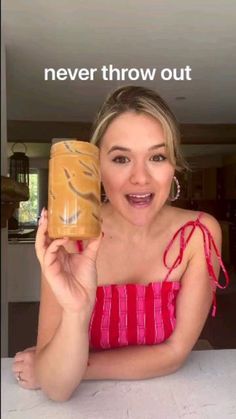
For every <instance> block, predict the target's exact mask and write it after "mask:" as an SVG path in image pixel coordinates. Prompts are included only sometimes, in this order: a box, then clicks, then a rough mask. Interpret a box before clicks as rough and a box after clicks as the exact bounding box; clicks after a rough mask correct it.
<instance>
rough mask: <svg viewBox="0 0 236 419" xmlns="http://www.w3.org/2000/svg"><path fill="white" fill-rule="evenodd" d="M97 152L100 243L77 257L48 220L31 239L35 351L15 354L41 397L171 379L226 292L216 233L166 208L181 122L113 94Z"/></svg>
mask: <svg viewBox="0 0 236 419" xmlns="http://www.w3.org/2000/svg"><path fill="white" fill-rule="evenodd" d="M91 142H93V143H94V144H97V145H98V146H99V147H100V165H101V178H102V184H103V187H104V190H105V193H106V197H107V198H106V202H105V203H104V204H103V205H102V219H103V222H102V230H103V234H102V235H101V236H100V237H99V238H97V239H91V240H90V241H88V242H87V243H81V242H78V253H75V249H74V248H72V246H75V242H71V241H69V240H68V239H58V240H54V241H52V242H50V240H49V239H48V236H47V212H46V211H45V210H43V212H42V216H41V219H40V225H39V228H38V232H37V238H36V253H37V256H38V259H39V261H40V264H41V267H42V273H43V276H42V291H41V302H40V315H39V329H38V339H37V347H36V352H35V350H34V348H31V349H30V350H26V352H23V353H22V352H21V353H19V354H17V355H16V357H15V362H14V366H13V370H14V373H15V375H16V377H17V378H18V380H20V381H19V383H20V384H21V385H22V386H23V387H26V388H37V387H41V388H42V390H43V391H44V392H45V393H46V394H47V395H48V397H50V398H51V399H54V400H60V401H62V400H67V399H68V398H70V397H71V395H72V393H73V391H74V390H75V389H76V388H77V387H78V385H79V383H80V382H81V380H90V379H119V380H123V379H124V380H125V379H145V378H151V377H157V376H161V375H165V374H170V373H173V372H174V371H176V370H177V369H178V368H179V367H180V366H181V365H182V364H183V362H184V361H185V360H186V358H187V356H188V355H189V353H190V352H191V350H192V348H193V346H194V344H195V343H196V341H197V339H198V337H199V335H200V333H201V330H202V328H203V326H204V323H205V321H206V318H207V316H208V313H209V310H210V307H211V305H212V298H213V296H214V295H215V294H214V293H215V289H216V286H217V285H218V286H219V287H220V285H219V284H218V283H217V278H218V274H219V269H220V264H221V266H222V268H223V270H224V266H223V264H222V262H221V259H220V257H219V253H218V250H217V248H220V247H221V230H220V227H219V224H218V222H217V221H216V220H215V219H214V218H213V217H212V216H210V215H209V214H206V213H204V214H203V213H198V212H195V211H189V210H185V209H179V208H175V207H173V206H171V205H170V203H171V198H170V195H171V190H172V189H173V185H176V196H175V198H177V197H178V195H179V189H180V186H179V183H178V179H177V176H178V174H177V173H178V172H179V171H181V170H182V169H184V168H185V167H186V164H185V162H184V159H183V157H182V155H181V151H180V145H179V134H178V128H177V124H176V120H175V118H174V116H173V114H172V113H171V111H170V110H169V108H168V107H167V105H166V104H165V103H164V101H163V100H162V99H161V98H160V97H159V96H158V95H157V94H156V93H155V92H153V91H151V90H148V89H145V88H141V87H136V86H128V87H122V88H120V89H118V90H116V91H115V92H114V93H113V94H111V95H110V96H109V97H108V98H107V100H106V102H105V104H104V105H103V107H102V108H101V110H100V112H99V114H98V117H97V120H96V121H95V126H94V131H93V136H92V139H91ZM172 199H173V198H172ZM81 244H82V246H81ZM212 246H213V247H214V248H215V252H214V251H212V252H211V251H210V247H212ZM82 247H83V248H82ZM224 272H225V270H224ZM226 275H227V274H226ZM227 279H228V278H227ZM213 302H214V306H213V309H214V310H215V299H213Z"/></svg>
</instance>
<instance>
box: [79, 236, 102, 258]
mask: <svg viewBox="0 0 236 419" xmlns="http://www.w3.org/2000/svg"><path fill="white" fill-rule="evenodd" d="M103 236H104V233H103V232H101V233H100V235H99V236H98V237H96V238H92V239H89V241H88V244H87V246H86V248H85V249H84V251H83V254H84V255H85V256H87V257H88V258H89V259H91V260H92V261H93V262H95V261H96V259H97V253H98V249H99V247H100V244H101V241H102V238H103Z"/></svg>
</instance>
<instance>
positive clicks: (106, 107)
mask: <svg viewBox="0 0 236 419" xmlns="http://www.w3.org/2000/svg"><path fill="white" fill-rule="evenodd" d="M130 111H133V112H136V113H144V114H148V115H151V116H152V117H153V118H155V119H156V120H158V121H159V122H160V123H161V125H162V128H163V131H164V135H165V139H166V146H167V155H168V159H169V161H170V162H171V164H172V165H173V166H174V167H175V168H176V170H178V171H182V170H183V169H187V168H188V164H187V163H186V161H185V159H184V157H183V154H182V151H181V148H180V133H179V126H178V122H177V120H176V118H175V116H174V114H173V113H172V111H171V110H170V109H169V107H168V106H167V104H166V103H165V101H164V100H163V99H162V98H161V97H160V96H159V95H158V94H157V93H156V92H155V91H153V90H150V89H146V88H144V87H139V86H124V87H120V88H119V89H117V90H115V91H114V92H113V93H111V94H110V95H109V96H108V97H107V99H106V100H105V102H104V104H103V105H102V107H101V109H100V110H99V112H98V114H97V117H96V119H95V121H94V124H93V129H92V136H91V140H90V142H91V143H92V144H96V145H97V146H98V147H99V145H100V143H101V140H102V137H103V135H104V134H105V132H106V130H107V128H108V126H109V125H110V124H111V122H112V121H113V120H114V119H115V118H117V117H118V116H119V115H121V114H123V113H124V112H130Z"/></svg>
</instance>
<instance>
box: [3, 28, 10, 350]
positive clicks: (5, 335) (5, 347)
mask: <svg viewBox="0 0 236 419" xmlns="http://www.w3.org/2000/svg"><path fill="white" fill-rule="evenodd" d="M6 149H7V115H6V52H5V45H4V40H3V36H2V40H1V175H5V176H6V174H7V152H6ZM1 261H2V264H1V343H2V346H1V356H2V357H3V356H7V352H8V344H7V342H8V305H7V303H8V295H7V228H2V229H1Z"/></svg>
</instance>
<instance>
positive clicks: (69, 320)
mask: <svg viewBox="0 0 236 419" xmlns="http://www.w3.org/2000/svg"><path fill="white" fill-rule="evenodd" d="M100 240H101V236H100V237H99V238H98V239H96V240H95V239H94V240H91V241H90V243H89V244H88V246H87V247H86V249H85V250H84V252H83V253H82V254H78V253H72V254H71V253H68V251H66V250H65V248H64V245H65V243H67V242H68V241H65V240H63V239H60V240H54V241H53V242H51V243H48V238H47V220H46V219H45V220H44V221H43V222H42V223H41V224H40V227H39V229H38V232H37V237H36V252H37V256H38V259H39V261H40V264H41V267H42V271H43V279H42V292H41V302H40V315H39V329H38V339H37V350H36V357H35V373H36V378H37V381H38V382H39V384H40V386H41V388H42V390H43V391H44V392H45V393H46V394H47V395H48V397H49V398H51V399H53V400H58V401H64V400H67V399H68V398H69V397H70V396H71V394H72V392H73V391H74V390H75V388H76V387H77V386H78V384H79V383H80V381H81V378H82V376H83V374H84V372H85V370H86V368H87V360H88V350H89V343H88V326H89V320H90V317H91V312H92V309H93V304H94V301H95V296H96V288H97V279H96V277H97V273H96V254H97V250H98V247H99V244H100Z"/></svg>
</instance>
